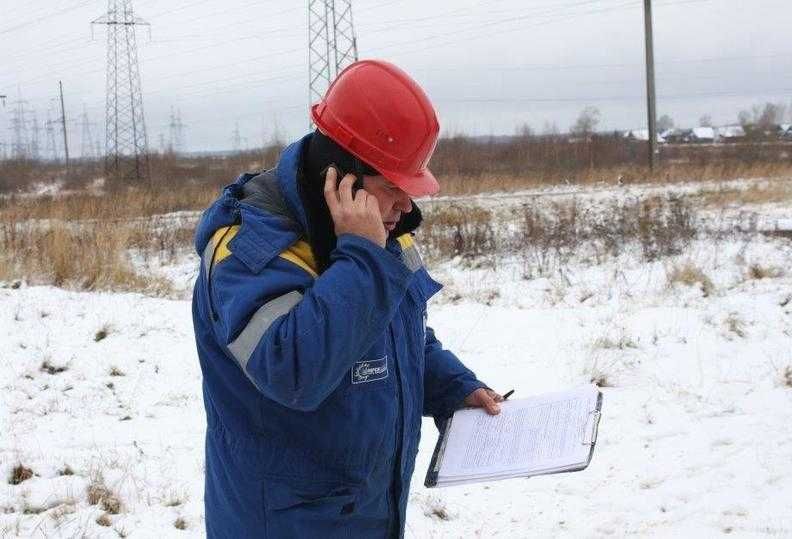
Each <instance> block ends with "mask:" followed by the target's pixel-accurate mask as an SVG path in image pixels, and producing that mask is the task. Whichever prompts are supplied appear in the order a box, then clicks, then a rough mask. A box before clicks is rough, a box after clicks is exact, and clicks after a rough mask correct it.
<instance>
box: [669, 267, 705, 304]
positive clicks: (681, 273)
mask: <svg viewBox="0 0 792 539" xmlns="http://www.w3.org/2000/svg"><path fill="white" fill-rule="evenodd" d="M666 278H667V282H668V286H672V285H674V284H675V283H681V284H684V285H686V286H697V287H699V289H700V290H701V293H702V294H703V295H704V297H708V296H710V295H712V293H713V292H714V291H715V285H714V284H713V283H712V279H710V278H709V277H708V276H707V275H706V274H705V273H704V272H703V271H702V270H701V268H699V267H698V266H696V265H695V264H693V263H692V262H686V263H684V264H680V265H677V266H674V267H672V268H671V269H670V270H669V271H668V275H667V277H666Z"/></svg>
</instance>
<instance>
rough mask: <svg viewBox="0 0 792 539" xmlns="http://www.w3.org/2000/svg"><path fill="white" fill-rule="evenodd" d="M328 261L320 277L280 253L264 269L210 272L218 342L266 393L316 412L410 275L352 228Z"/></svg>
mask: <svg viewBox="0 0 792 539" xmlns="http://www.w3.org/2000/svg"><path fill="white" fill-rule="evenodd" d="M231 258H233V257H231ZM331 260H332V264H331V265H330V267H329V268H328V269H327V270H326V271H325V272H324V273H322V274H321V275H320V276H319V277H318V278H316V279H315V280H312V279H310V278H309V276H308V274H307V273H306V272H304V271H303V270H302V269H300V268H299V267H298V266H297V265H294V264H292V263H291V262H288V261H286V260H283V259H280V258H276V259H275V260H274V261H273V262H271V263H270V264H269V265H268V266H267V267H266V268H264V270H262V271H261V273H260V274H254V273H252V272H248V273H247V274H240V272H241V271H242V269H243V268H244V266H242V265H241V264H238V263H237V264H236V266H234V265H233V264H232V265H229V266H227V268H226V269H225V270H223V269H222V264H221V265H220V266H219V267H218V268H217V270H218V271H217V272H216V273H215V274H213V275H212V285H213V287H214V289H213V297H214V298H215V301H216V302H217V310H216V322H215V324H216V326H215V327H216V334H218V339H219V340H223V341H224V343H221V344H225V346H226V347H227V349H228V351H229V352H230V354H231V355H232V356H233V358H234V359H235V360H236V361H237V363H239V366H240V367H241V368H242V370H243V371H244V373H245V374H246V375H247V377H248V378H249V379H250V381H251V382H252V383H253V384H254V385H255V386H256V387H257V388H258V390H259V391H260V392H261V393H262V394H263V395H264V396H266V397H268V398H270V399H272V400H274V401H276V402H278V403H279V404H282V405H283V406H287V407H290V408H293V409H297V410H302V411H312V410H315V409H316V408H318V407H319V405H320V404H321V403H322V402H323V401H324V400H325V398H327V396H329V395H330V393H331V392H332V391H333V390H334V389H335V388H336V387H337V386H338V384H339V383H340V382H341V379H342V377H343V376H345V375H346V374H347V373H348V372H349V369H350V368H352V366H353V364H354V362H355V361H358V360H359V359H360V358H361V357H362V356H363V355H364V354H365V353H366V351H367V350H368V349H369V348H370V347H371V346H372V345H373V344H374V342H375V340H376V339H377V338H378V337H379V336H380V335H381V334H382V332H383V331H384V330H385V329H386V328H387V326H388V324H389V323H390V321H391V319H392V318H393V316H394V315H395V313H396V310H397V308H398V306H399V304H400V302H401V300H402V298H403V296H404V294H405V292H406V290H407V287H408V286H409V283H410V280H411V278H412V275H413V274H412V272H411V271H410V270H409V269H408V268H407V267H406V266H405V265H404V263H402V261H401V260H400V259H399V258H398V257H397V256H395V255H393V254H392V253H390V252H388V251H387V250H385V249H383V248H381V247H380V246H378V245H376V244H374V243H372V242H370V241H369V240H367V239H365V238H362V237H359V236H355V235H351V234H345V235H342V236H340V237H339V238H338V243H337V247H336V249H335V250H334V251H333V253H332V254H331ZM235 268H236V269H235Z"/></svg>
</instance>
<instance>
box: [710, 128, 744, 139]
mask: <svg viewBox="0 0 792 539" xmlns="http://www.w3.org/2000/svg"><path fill="white" fill-rule="evenodd" d="M715 136H716V139H715V140H716V141H717V142H732V143H733V142H744V141H745V129H743V126H741V125H724V126H720V127H716V128H715Z"/></svg>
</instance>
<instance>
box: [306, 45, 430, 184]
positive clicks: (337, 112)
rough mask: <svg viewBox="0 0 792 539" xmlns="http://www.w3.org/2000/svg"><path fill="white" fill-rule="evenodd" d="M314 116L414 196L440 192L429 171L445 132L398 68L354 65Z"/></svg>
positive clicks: (426, 100)
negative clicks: (441, 130)
mask: <svg viewBox="0 0 792 539" xmlns="http://www.w3.org/2000/svg"><path fill="white" fill-rule="evenodd" d="M311 117H312V118H313V121H314V123H315V124H316V126H317V127H318V128H319V129H320V130H321V131H322V132H323V133H324V134H326V135H327V136H328V137H330V138H331V139H333V140H334V141H336V142H337V143H338V144H339V145H340V146H341V147H342V148H344V149H345V150H346V151H348V152H349V153H351V154H352V155H354V156H355V157H357V158H358V159H360V160H361V161H363V162H365V163H367V164H369V165H371V166H372V167H374V168H375V169H377V170H378V171H379V172H380V174H382V175H383V176H385V177H386V178H387V179H388V180H390V181H391V182H392V183H393V184H394V185H396V186H397V187H399V188H400V189H402V190H403V191H405V192H406V193H407V194H409V195H410V196H413V197H417V196H423V195H433V194H435V193H437V192H438V191H439V190H440V185H439V184H438V183H437V180H436V179H435V177H434V176H433V175H432V173H431V172H429V169H428V168H426V165H427V163H428V162H429V159H430V158H431V157H432V153H433V152H434V149H435V146H436V145H437V135H438V132H439V131H440V124H439V123H438V122H437V115H436V114H435V110H434V107H432V103H431V102H430V101H429V98H428V97H426V94H425V93H424V92H423V90H422V89H421V87H420V86H418V83H416V82H415V81H414V80H412V79H411V78H410V76H409V75H407V73H405V72H404V71H402V70H401V69H399V68H398V67H396V66H395V65H393V64H391V63H389V62H383V61H382V60H361V61H359V62H355V63H354V64H352V65H350V66H349V67H347V68H346V69H344V70H343V71H342V72H341V73H340V74H339V75H338V77H337V78H336V79H335V80H334V81H333V83H332V84H331V85H330V87H329V88H328V89H327V92H326V93H325V96H324V98H323V99H322V101H320V102H319V103H317V104H315V105H313V106H312V107H311Z"/></svg>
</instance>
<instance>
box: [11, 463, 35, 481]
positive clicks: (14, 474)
mask: <svg viewBox="0 0 792 539" xmlns="http://www.w3.org/2000/svg"><path fill="white" fill-rule="evenodd" d="M31 477H33V470H31V469H30V468H28V467H27V466H23V465H22V464H17V465H16V466H14V469H13V470H11V477H9V478H8V484H9V485H18V484H20V483H22V482H23V481H27V480H28V479H30V478H31Z"/></svg>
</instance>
